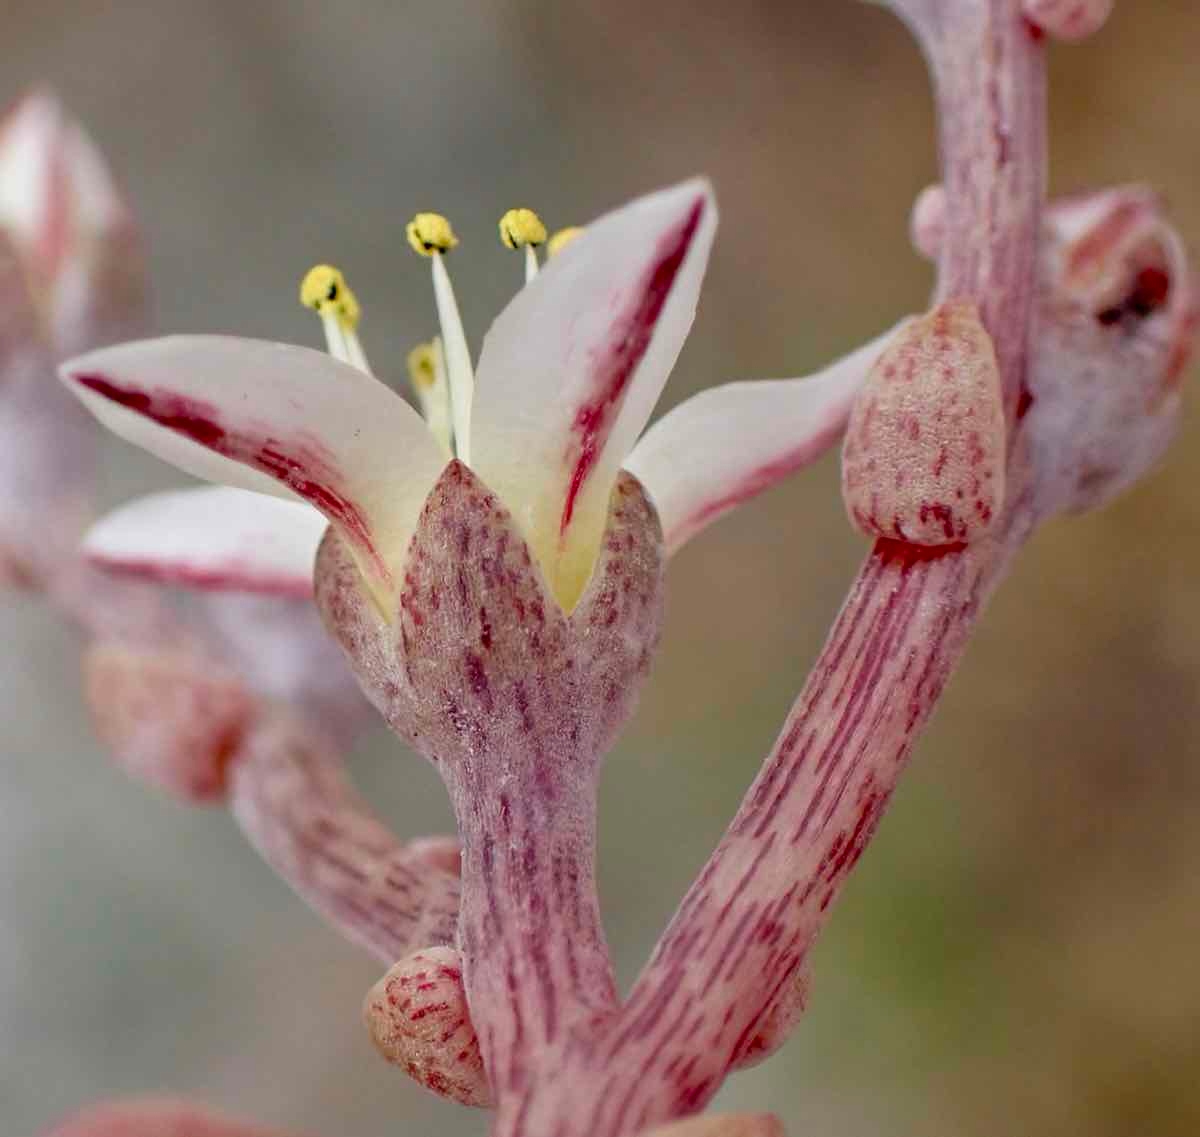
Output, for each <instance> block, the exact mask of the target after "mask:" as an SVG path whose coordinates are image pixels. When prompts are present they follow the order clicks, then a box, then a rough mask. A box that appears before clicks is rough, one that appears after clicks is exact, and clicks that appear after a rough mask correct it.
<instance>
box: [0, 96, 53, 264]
mask: <svg viewBox="0 0 1200 1137" xmlns="http://www.w3.org/2000/svg"><path fill="white" fill-rule="evenodd" d="M66 129H67V128H66V123H65V121H64V117H63V112H62V107H61V106H60V105H59V102H58V100H57V99H56V98H55V97H54V96H53V95H51V94H48V93H46V92H44V91H36V92H33V93H32V94H29V95H26V96H25V97H24V98H22V99H21V100H20V101H19V102H17V103H16V105H15V106H13V108H12V109H11V110H10V111H9V112H8V114H7V116H6V117H5V118H4V120H3V122H0V226H3V227H4V228H6V229H7V230H8V231H9V234H10V235H11V236H12V238H13V239H14V240H15V241H16V242H17V244H18V245H19V246H20V248H21V251H22V253H23V254H24V255H26V256H33V257H34V258H35V259H36V260H38V261H39V262H43V263H45V264H46V265H47V266H49V265H52V264H53V263H54V262H55V261H56V260H57V257H58V253H59V251H60V250H59V246H60V245H61V244H62V243H63V242H64V241H65V240H66V237H67V233H66V228H67V225H68V210H69V200H68V197H67V177H66V174H67V171H66V169H65V166H64V154H63V144H64V141H65V138H66Z"/></svg>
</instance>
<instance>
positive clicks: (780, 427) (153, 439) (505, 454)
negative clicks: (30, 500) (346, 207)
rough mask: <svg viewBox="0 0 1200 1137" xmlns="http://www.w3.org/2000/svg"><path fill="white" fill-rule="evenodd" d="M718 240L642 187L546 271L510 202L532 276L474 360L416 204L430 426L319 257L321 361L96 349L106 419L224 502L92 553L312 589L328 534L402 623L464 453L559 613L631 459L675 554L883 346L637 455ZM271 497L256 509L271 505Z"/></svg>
mask: <svg viewBox="0 0 1200 1137" xmlns="http://www.w3.org/2000/svg"><path fill="white" fill-rule="evenodd" d="M715 227H716V207H715V203H714V200H713V196H712V193H711V191H710V190H709V188H708V186H707V184H706V183H704V182H702V181H690V182H685V183H683V184H681V185H678V186H675V187H673V188H670V189H666V190H663V191H660V192H658V193H654V194H651V195H649V196H647V197H643V198H641V199H639V200H637V201H635V202H633V203H632V204H630V205H627V206H625V207H624V208H622V209H618V210H617V211H615V212H613V213H610V214H608V215H607V216H605V217H602V218H601V219H600V220H598V221H596V222H595V223H594V224H592V225H590V226H587V227H586V228H585V230H584V231H583V232H582V233H581V234H571V236H572V237H573V239H572V240H570V242H569V244H568V243H567V242H565V241H559V242H558V246H559V248H560V251H559V252H558V253H557V254H555V255H553V256H551V257H550V258H549V260H548V261H547V262H546V264H545V265H544V266H541V267H540V270H539V265H538V261H537V256H536V252H535V246H536V244H537V243H538V242H540V241H541V240H543V239H544V238H545V229H544V227H543V226H541V223H540V220H538V219H537V218H536V215H534V214H532V213H531V211H528V210H516V211H510V213H509V214H506V215H505V219H504V220H502V222H501V236H502V239H503V240H504V241H505V243H506V244H508V245H510V246H511V247H523V248H524V249H525V253H526V269H527V274H526V275H527V284H526V286H525V287H524V288H523V289H522V290H521V291H520V292H519V293H518V295H517V296H516V297H515V298H514V299H513V300H512V301H511V303H510V304H509V305H508V306H507V307H506V308H505V309H504V311H503V312H502V313H501V314H500V316H499V317H498V318H497V319H496V321H495V323H494V324H493V326H492V328H491V330H490V332H489V333H488V335H487V336H486V338H485V340H484V343H483V348H482V351H481V353H480V356H479V359H478V365H477V367H473V366H472V361H471V357H470V352H469V350H468V348H467V343H466V338H465V335H464V333H463V330H462V324H461V321H460V319H459V316H458V310H457V306H456V303H455V299H454V293H453V290H452V287H451V283H450V278H449V274H448V272H447V271H446V266H445V258H446V254H447V253H448V252H449V251H450V249H452V248H453V247H454V245H455V244H456V243H457V240H456V238H455V236H454V234H453V230H452V229H451V227H450V225H449V223H448V222H447V221H446V220H445V218H442V217H440V216H439V215H437V214H418V215H417V217H416V218H414V220H413V222H412V223H411V224H410V225H409V228H408V237H409V242H410V244H412V246H413V247H414V249H416V250H417V251H418V252H420V253H422V254H423V255H427V256H428V257H429V259H430V261H431V265H432V273H433V284H434V293H435V299H436V304H437V310H438V315H439V318H440V322H441V328H442V335H441V337H440V339H439V340H437V341H435V342H434V343H433V344H432V345H428V346H427V347H426V348H424V349H423V350H421V351H419V352H418V353H416V355H415V356H414V358H413V360H412V361H411V362H412V365H413V366H412V370H413V373H414V380H415V386H416V387H417V392H418V396H419V398H420V401H421V404H422V407H423V410H424V412H425V421H422V418H421V416H419V415H418V414H417V413H416V412H415V411H414V410H413V409H412V408H411V407H410V406H409V405H408V404H407V403H406V402H405V401H404V400H403V399H401V398H400V397H399V396H397V395H396V394H395V393H394V392H393V391H391V390H390V389H389V388H387V387H386V386H385V385H384V384H382V383H381V382H379V381H378V380H376V379H375V378H373V377H372V376H371V375H370V374H369V371H368V365H367V362H366V356H365V353H364V352H363V350H362V347H361V345H360V343H359V341H358V336H357V322H358V314H359V305H358V301H357V298H356V297H355V296H354V294H353V293H352V292H351V291H350V290H349V288H348V287H347V286H346V283H345V279H344V277H342V276H341V274H340V273H339V272H338V271H337V270H336V269H333V268H331V267H329V266H319V267H318V268H317V269H315V270H313V272H312V273H310V274H309V276H308V277H307V278H306V279H305V282H304V285H303V286H302V299H303V300H305V302H306V303H308V304H310V305H311V306H312V307H314V308H315V309H316V310H317V311H318V313H319V315H320V316H321V319H322V322H323V324H324V326H325V330H326V334H327V339H328V341H329V347H330V350H331V353H332V356H334V357H336V358H332V357H331V356H330V355H325V354H322V353H318V352H315V351H312V350H309V349H306V348H299V347H292V346H285V345H280V344H274V343H268V342H262V341H254V340H245V339H235V338H228V337H214V336H176V337H170V338H167V339H161V340H152V341H146V342H142V343H133V344H126V345H122V346H119V347H115V348H110V349H107V350H103V351H99V352H94V353H91V354H89V355H87V356H84V357H82V358H80V359H76V360H73V361H71V362H70V363H68V364H66V365H65V366H64V367H63V368H62V375H63V378H64V380H65V382H66V383H67V384H68V385H69V386H70V387H71V388H72V390H74V391H75V392H76V393H77V394H78V395H79V396H80V397H81V398H82V399H83V400H84V402H85V403H86V404H87V405H88V406H89V407H90V408H91V409H92V411H93V412H94V413H95V414H96V415H97V417H98V418H100V419H101V421H103V422H104V423H105V424H106V425H108V426H109V427H111V428H112V429H113V430H114V431H116V432H117V433H118V434H120V435H121V436H123V437H125V438H127V439H129V440H130V441H133V442H136V443H138V444H139V445H142V446H144V447H145V448H146V449H148V450H150V451H152V452H153V453H155V454H157V455H158V456H159V457H162V458H164V459H166V460H167V461H170V462H173V463H174V464H175V465H177V466H179V467H180V468H182V469H184V470H186V471H188V472H189V473H192V474H195V475H198V476H200V477H203V478H207V479H210V480H212V481H217V482H224V483H226V484H227V485H229V486H234V487H238V488H239V489H240V490H242V491H244V490H251V491H255V495H254V496H251V495H248V494H245V493H238V492H233V491H230V490H211V489H210V490H200V491H194V490H193V491H185V492H182V493H176V494H174V495H172V496H169V497H163V496H157V497H154V498H151V499H146V500H143V501H141V502H135V503H132V504H131V505H129V506H126V507H125V508H124V509H123V510H121V511H118V513H117V514H115V515H113V516H111V517H110V518H108V519H106V520H105V521H103V522H101V525H100V526H99V527H98V528H97V529H96V530H95V531H94V532H93V534H92V535H91V537H90V539H89V549H90V551H91V553H92V555H93V556H94V557H95V558H96V559H98V560H101V561H105V562H107V563H110V564H112V565H114V566H115V567H118V568H124V569H127V570H132V571H136V572H140V573H143V574H145V575H152V576H157V577H159V578H160V579H174V580H177V581H180V582H183V583H189V584H200V585H205V584H208V585H212V586H226V587H239V588H248V589H260V590H265V591H272V590H275V591H279V590H282V591H300V590H303V589H306V588H308V587H310V582H311V565H312V556H313V552H314V549H315V546H316V543H317V542H318V541H319V539H320V534H321V530H322V528H323V524H324V522H323V521H318V520H317V519H316V518H315V516H314V514H313V513H312V511H311V509H310V510H305V509H302V508H300V507H298V506H297V505H296V504H295V499H296V498H300V499H302V500H303V501H304V502H307V503H308V505H309V506H310V507H313V508H315V509H316V510H317V511H319V513H320V514H321V515H322V516H323V518H324V520H327V521H328V522H329V523H330V524H331V525H332V526H333V529H334V530H335V531H336V533H337V535H338V536H339V537H340V538H341V540H342V541H343V542H344V543H345V544H346V546H347V547H348V548H349V550H350V551H351V553H352V555H353V557H354V561H355V564H356V565H357V568H358V570H359V572H360V574H361V576H362V579H363V581H364V582H365V583H366V585H367V586H368V588H369V591H370V594H371V595H372V596H373V598H374V599H375V601H376V602H377V604H378V606H379V608H380V609H381V610H382V611H383V612H385V613H391V612H393V611H394V609H395V605H396V602H397V597H398V594H399V591H400V587H401V585H402V582H403V579H404V572H405V555H406V551H407V549H408V546H409V542H410V540H411V538H412V536H413V533H414V529H415V527H416V525H417V521H418V516H419V514H420V512H421V509H422V507H423V505H424V504H425V502H426V499H427V498H428V497H429V495H430V491H431V490H432V488H433V487H434V485H435V483H436V482H437V481H438V479H439V477H440V476H441V474H442V472H443V470H444V469H445V468H446V466H447V464H448V463H449V462H451V461H452V460H456V461H458V462H461V463H463V464H465V465H467V466H469V467H470V469H471V470H472V471H473V473H474V474H475V475H476V476H477V477H478V478H479V479H480V480H481V481H482V482H483V483H484V484H485V485H486V486H487V487H488V488H489V489H490V490H492V491H493V492H494V493H495V494H496V495H497V496H498V497H499V499H500V500H501V501H502V502H503V503H504V505H505V506H506V507H507V508H508V510H509V511H511V513H512V515H513V517H514V520H515V522H516V525H517V526H518V528H519V530H520V532H521V534H522V535H523V537H524V539H525V540H526V542H527V543H528V545H529V548H530V550H531V551H532V553H533V555H534V557H535V558H536V561H537V563H538V564H539V566H540V568H541V571H542V574H543V576H544V578H545V580H546V583H547V585H548V587H549V589H550V591H551V593H552V594H553V596H554V597H555V598H556V600H557V601H558V603H559V605H560V606H561V607H562V608H563V610H565V611H570V610H571V609H572V608H573V607H574V606H575V604H576V603H577V602H578V600H579V598H580V596H581V595H582V592H583V589H584V586H585V584H586V583H587V581H588V579H589V577H590V575H591V573H592V569H593V567H594V565H595V563H596V558H597V554H598V551H599V549H600V545H601V540H602V537H603V533H604V526H605V522H606V517H607V512H608V505H609V498H610V494H611V492H612V490H613V487H614V484H615V482H616V478H617V474H618V471H619V470H620V469H621V468H622V467H624V468H626V469H628V470H629V471H631V472H632V473H633V474H634V475H635V476H636V477H637V478H638V479H639V480H640V481H641V483H642V484H643V486H644V487H645V489H646V491H647V492H648V494H649V496H650V497H651V499H652V500H653V501H654V504H655V506H656V507H657V510H658V512H659V515H660V519H661V522H662V525H663V528H664V531H665V534H666V539H667V545H668V547H669V548H672V549H673V548H677V547H679V546H680V545H681V544H682V543H683V542H684V541H685V540H686V539H687V538H688V537H689V536H691V535H692V534H693V533H695V532H697V531H699V529H700V528H702V527H703V526H704V525H705V524H707V523H708V522H709V521H711V520H712V519H714V518H715V517H717V516H719V515H720V514H722V513H723V512H725V511H726V510H727V509H729V508H731V507H732V506H733V505H734V504H736V503H737V502H739V501H741V500H744V499H745V498H746V497H748V496H750V495H751V494H752V493H755V492H757V491H758V490H760V489H761V488H763V487H764V486H765V485H767V484H770V483H771V482H773V481H774V480H777V479H778V478H779V477H781V476H782V475H783V474H784V473H787V472H789V471H790V470H793V469H795V468H797V467H798V466H800V465H802V464H804V463H805V462H807V461H810V460H811V459H812V458H813V457H815V456H816V455H817V454H819V453H820V452H821V451H822V450H823V449H824V448H825V447H826V446H827V445H828V444H829V443H830V442H832V441H833V440H834V439H835V438H836V437H837V435H838V434H839V433H840V430H841V428H842V425H843V424H844V421H845V417H846V415H847V414H848V412H849V405H850V402H851V400H852V398H853V393H854V390H855V389H856V387H857V384H858V381H859V380H860V378H861V374H862V372H863V371H865V368H866V366H867V365H868V364H869V362H870V360H871V358H873V354H874V353H875V352H877V350H878V347H877V345H876V346H874V347H869V348H867V349H863V351H862V352H860V353H855V355H854V356H851V357H848V359H847V360H844V361H842V363H841V364H839V365H837V366H836V367H835V368H832V369H831V370H830V371H829V372H828V373H826V374H825V375H823V376H821V377H818V378H815V379H811V380H802V381H793V382H790V383H789V382H784V383H757V384H755V383H742V384H732V385H730V386H728V387H724V388H720V389H717V390H715V391H710V392H707V393H705V395H702V396H700V397H699V398H698V399H695V400H691V401H690V402H689V403H686V404H684V405H683V406H681V407H679V408H677V409H676V410H675V412H674V413H673V414H671V415H668V416H666V417H665V418H664V419H663V420H662V422H660V423H658V424H657V425H656V426H655V427H654V428H653V429H652V430H650V431H649V432H648V433H647V434H646V436H645V437H644V438H643V439H642V441H641V442H640V443H637V445H635V442H636V440H637V438H638V435H639V434H641V432H642V429H643V427H644V426H645V424H646V422H647V420H648V419H649V417H650V414H651V412H652V410H653V407H654V404H655V402H656V401H657V399H658V396H659V393H660V392H661V390H662V388H663V385H664V383H665V382H666V379H667V376H668V373H669V372H670V370H671V368H672V366H673V365H674V363H675V360H676V357H677V356H678V354H679V351H680V349H681V348H682V346H683V342H684V339H685V337H686V335H687V332H688V330H689V327H690V325H691V322H692V318H693V314H694V311H695V307H696V303H697V299H698V296H699V291H700V284H701V279H702V276H703V273H704V269H705V265H706V263H707V259H708V254H709V249H710V246H711V243H712V239H713V234H714V230H715ZM264 494H266V495H271V496H270V497H266V496H262V495H264Z"/></svg>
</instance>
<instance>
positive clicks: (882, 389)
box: [842, 301, 1005, 545]
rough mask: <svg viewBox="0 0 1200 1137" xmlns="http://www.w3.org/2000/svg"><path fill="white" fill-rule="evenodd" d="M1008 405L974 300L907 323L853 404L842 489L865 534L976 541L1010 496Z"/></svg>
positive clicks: (926, 541)
mask: <svg viewBox="0 0 1200 1137" xmlns="http://www.w3.org/2000/svg"><path fill="white" fill-rule="evenodd" d="M1004 464H1005V426H1004V407H1003V403H1002V401H1001V393H1000V371H999V367H998V365H997V363H996V353H995V351H994V349H993V347H992V340H991V337H990V336H989V335H988V333H987V331H986V330H985V329H984V327H983V324H982V323H981V322H980V320H979V313H978V312H977V311H976V309H975V306H974V305H973V304H971V303H970V302H968V301H948V302H946V303H944V304H940V305H938V307H936V308H935V309H934V310H933V311H932V312H930V313H929V314H928V315H926V316H922V317H921V318H920V319H917V320H914V321H913V322H912V323H911V324H909V325H907V326H906V327H905V328H903V329H902V330H901V331H900V332H899V333H898V334H897V336H896V337H895V339H894V340H893V341H892V343H891V344H890V345H889V346H888V347H887V348H885V349H884V352H883V354H882V355H881V356H880V357H879V359H878V360H877V361H876V363H875V366H874V367H872V368H871V371H870V373H869V374H868V376H867V381H866V383H865V384H864V386H863V389H862V391H861V392H860V393H859V396H858V398H857V400H856V401H855V404H854V409H853V410H852V412H851V415H850V423H849V426H848V428H847V431H846V439H845V444H844V447H843V451H842V495H843V497H844V499H845V502H846V511H847V513H848V514H849V515H850V520H851V521H852V522H853V523H854V525H855V526H857V527H858V528H859V529H860V530H862V532H863V533H865V534H867V536H869V537H887V538H892V539H895V540H900V541H908V542H910V543H912V544H914V545H949V544H956V543H959V542H969V541H973V540H975V539H977V538H978V537H979V536H981V535H982V534H983V533H985V532H986V531H987V530H988V529H989V528H990V527H991V525H992V523H993V521H994V520H995V518H996V516H997V514H998V513H999V511H1000V508H1001V506H1002V504H1003V500H1004V472H1005V467H1004Z"/></svg>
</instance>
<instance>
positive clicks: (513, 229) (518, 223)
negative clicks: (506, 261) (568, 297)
mask: <svg viewBox="0 0 1200 1137" xmlns="http://www.w3.org/2000/svg"><path fill="white" fill-rule="evenodd" d="M500 240H501V241H502V242H503V243H504V245H505V247H506V248H509V249H524V250H525V283H526V284H528V283H529V282H530V281H531V280H533V278H534V277H535V276H537V274H538V259H537V247H538V245H542V244H544V243H545V241H546V226H545V225H543V224H542V219H541V218H540V217H539V216H538V215H537V214H536V213H534V211H533V210H532V209H510V210H509V211H508V212H507V213H506V214H505V215H504V216H503V217H501V218H500Z"/></svg>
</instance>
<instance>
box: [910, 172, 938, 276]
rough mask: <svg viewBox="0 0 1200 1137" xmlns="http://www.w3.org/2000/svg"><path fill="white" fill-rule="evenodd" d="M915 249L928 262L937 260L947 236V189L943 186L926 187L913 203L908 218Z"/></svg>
mask: <svg viewBox="0 0 1200 1137" xmlns="http://www.w3.org/2000/svg"><path fill="white" fill-rule="evenodd" d="M908 233H909V237H910V239H911V240H912V244H913V248H914V249H916V250H917V252H918V253H920V254H921V256H923V257H924V258H925V259H926V260H930V261H932V260H936V259H937V258H938V255H939V254H940V253H941V251H942V241H943V239H944V238H945V235H946V189H945V187H944V186H942V185H941V184H935V185H931V186H926V187H925V188H924V189H923V190H922V191H921V192H920V193H919V194H917V200H916V201H914V202H913V207H912V213H911V214H909V218H908Z"/></svg>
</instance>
